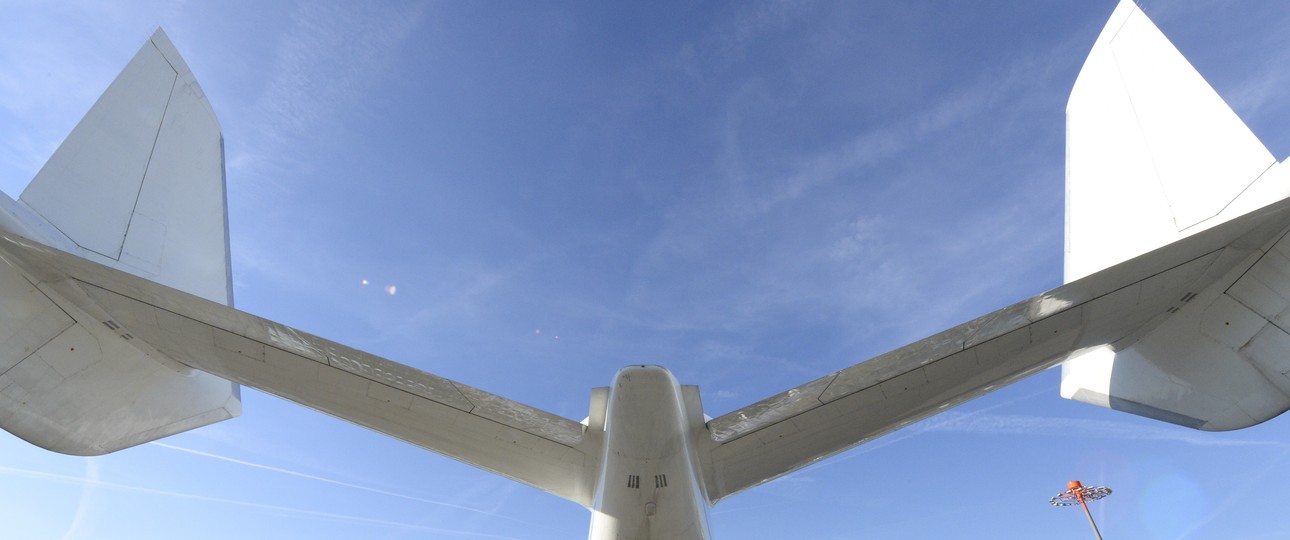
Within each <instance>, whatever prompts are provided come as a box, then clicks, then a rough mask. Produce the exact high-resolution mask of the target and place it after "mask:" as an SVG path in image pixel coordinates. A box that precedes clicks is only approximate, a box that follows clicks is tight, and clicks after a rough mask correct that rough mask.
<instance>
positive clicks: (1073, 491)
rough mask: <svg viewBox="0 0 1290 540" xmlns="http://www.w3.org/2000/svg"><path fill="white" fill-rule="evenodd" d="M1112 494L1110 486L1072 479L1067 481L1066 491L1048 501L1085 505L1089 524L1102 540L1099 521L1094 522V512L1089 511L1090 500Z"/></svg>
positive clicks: (1059, 503)
mask: <svg viewBox="0 0 1290 540" xmlns="http://www.w3.org/2000/svg"><path fill="white" fill-rule="evenodd" d="M1110 494H1111V488H1109V487H1101V486H1086V485H1084V484H1081V483H1080V482H1079V480H1071V481H1070V482H1067V483H1066V491H1063V492H1061V493H1058V494H1057V496H1056V497H1053V498H1051V499H1048V503H1049V504H1051V505H1053V506H1074V505H1075V503H1079V505H1080V506H1082V507H1084V515H1086V516H1088V524H1089V525H1092V526H1093V534H1094V535H1096V536H1097V540H1102V533H1101V532H1099V531H1098V530H1097V523H1094V522H1093V514H1092V513H1090V512H1089V511H1088V501H1096V500H1098V499H1101V498H1103V497H1106V496H1107V495H1110Z"/></svg>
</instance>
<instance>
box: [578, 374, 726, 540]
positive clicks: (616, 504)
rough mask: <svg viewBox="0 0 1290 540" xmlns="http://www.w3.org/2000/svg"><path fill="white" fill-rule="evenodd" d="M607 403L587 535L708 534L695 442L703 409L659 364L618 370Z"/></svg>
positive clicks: (595, 538)
mask: <svg viewBox="0 0 1290 540" xmlns="http://www.w3.org/2000/svg"><path fill="white" fill-rule="evenodd" d="M608 401H609V402H608V407H607V409H606V415H605V445H604V448H605V454H604V456H605V457H604V459H603V463H604V468H603V469H602V470H601V472H600V476H599V478H598V479H597V485H596V502H595V506H594V507H592V517H591V534H590V537H589V538H591V539H592V540H612V539H615V538H696V539H699V538H702V539H707V538H711V537H712V535H711V534H710V533H709V532H708V515H707V497H706V496H704V494H703V484H702V482H700V480H699V478H700V473H699V468H698V462H699V461H698V452H697V450H696V447H695V444H694V441H695V437H696V436H699V435H700V434H701V433H702V428H703V413H702V412H701V411H693V410H689V408H687V406H686V400H685V398H684V397H683V393H682V390H681V385H680V384H678V383H677V381H676V378H675V377H673V376H672V373H671V372H669V371H668V370H666V369H664V368H662V367H660V366H629V367H625V368H623V369H622V370H620V371H619V372H618V374H617V375H616V376H615V377H614V385H613V386H612V387H610V391H609V400H608Z"/></svg>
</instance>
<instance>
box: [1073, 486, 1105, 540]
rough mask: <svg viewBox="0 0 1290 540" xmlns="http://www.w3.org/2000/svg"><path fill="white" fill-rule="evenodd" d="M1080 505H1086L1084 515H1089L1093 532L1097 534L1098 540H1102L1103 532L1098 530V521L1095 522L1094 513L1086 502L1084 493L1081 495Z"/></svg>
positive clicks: (1089, 522)
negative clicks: (1089, 509)
mask: <svg viewBox="0 0 1290 540" xmlns="http://www.w3.org/2000/svg"><path fill="white" fill-rule="evenodd" d="M1079 505H1080V506H1083V507H1084V515H1086V516H1088V524H1089V525H1092V526H1093V534H1094V535H1095V536H1097V540H1102V533H1101V532H1100V531H1098V530H1097V523H1094V522H1093V514H1092V512H1089V511H1088V505H1087V504H1084V496H1083V495H1080V497H1079Z"/></svg>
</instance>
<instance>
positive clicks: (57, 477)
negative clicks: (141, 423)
mask: <svg viewBox="0 0 1290 540" xmlns="http://www.w3.org/2000/svg"><path fill="white" fill-rule="evenodd" d="M0 473H5V474H11V475H15V476H24V477H27V478H38V479H41V480H53V481H57V482H64V483H71V484H82V485H93V486H98V487H104V488H109V489H117V490H122V491H133V492H137V493H147V494H149V495H160V496H163V497H174V498H178V499H189V500H194V501H204V502H213V503H222V504H231V505H235V506H245V507H249V508H255V509H259V510H269V511H273V512H279V513H282V514H294V515H298V516H304V517H311V518H315V519H323V520H330V521H342V522H350V523H358V524H363V525H374V526H379V527H389V528H394V529H405V530H417V531H423V532H430V533H436V534H452V535H459V536H473V537H478V538H495V539H498V540H522V539H520V538H516V537H513V536H499V535H495V534H488V533H479V532H472V531H460V530H452V529H440V528H437V527H426V526H424V525H416V524H413V523H402V522H398V521H389V520H384V519H374V518H366V517H362V516H352V515H347V514H335V513H330V512H319V511H316V510H305V509H303V508H292V507H289V506H277V505H272V504H262V503H256V502H250V501H238V500H234V499H224V498H221V497H210V496H206V495H197V494H193V493H181V492H178V491H167V490H162V489H153V488H146V487H140V486H128V485H125V484H118V483H115V482H104V481H102V480H96V479H92V478H79V477H75V476H69V475H65V474H55V473H47V472H41V471H32V470H27V469H17V468H13V467H5V466H0Z"/></svg>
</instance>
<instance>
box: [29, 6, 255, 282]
mask: <svg viewBox="0 0 1290 540" xmlns="http://www.w3.org/2000/svg"><path fill="white" fill-rule="evenodd" d="M19 200H20V201H21V202H22V203H24V204H25V205H26V206H27V207H28V208H30V209H32V210H34V211H35V212H36V213H37V214H39V215H40V216H41V217H43V218H44V219H45V220H47V221H48V222H49V223H50V224H51V225H53V226H54V227H55V228H57V229H58V230H59V231H61V232H62V233H63V234H64V235H65V236H66V237H67V239H68V240H70V241H71V242H73V243H75V244H76V246H78V247H79V248H80V249H81V253H80V255H82V256H84V257H86V258H89V259H91V260H95V261H97V262H100V263H104V264H107V265H109V266H113V267H116V268H119V269H121V270H125V271H128V272H130V273H133V274H135V275H138V276H140V277H145V278H148V279H151V280H153V281H156V282H158V283H162V284H164V285H168V286H171V287H174V288H176V289H179V290H182V291H185V292H188V293H191V294H195V295H197V296H201V297H203V298H206V299H208V300H212V301H216V302H220V303H222V304H225V305H232V301H233V297H232V287H231V283H232V280H231V275H232V274H231V271H230V267H229V255H228V253H229V251H228V227H227V223H228V222H227V214H226V209H225V193H224V142H223V136H222V135H221V133H220V127H219V122H218V120H216V118H215V114H214V112H213V111H212V110H211V107H210V105H209V104H208V103H207V101H206V97H205V95H204V94H203V92H202V90H201V87H199V86H198V85H197V81H196V79H195V78H194V77H193V74H192V72H191V71H189V69H188V66H187V64H185V63H184V60H183V59H182V58H180V56H179V53H178V52H177V51H176V50H175V47H174V45H172V44H171V42H170V40H169V38H167V37H166V34H165V33H164V32H162V30H161V29H157V31H156V33H154V34H153V35H152V37H151V38H150V39H149V40H148V42H147V43H145V44H144V45H143V47H142V48H141V49H140V50H139V52H138V54H136V55H135V57H134V59H133V60H131V61H130V63H129V64H128V65H127V66H126V67H125V69H124V70H122V72H121V74H120V75H118V76H117V78H116V80H114V81H113V82H112V84H111V86H109V87H108V89H107V91H106V92H104V93H103V96H102V97H100V98H99V100H98V101H97V102H96V103H95V104H94V107H93V108H91V109H90V111H89V113H87V114H86V115H85V117H84V118H83V119H82V120H81V121H80V123H79V124H77V126H76V128H75V129H74V130H72V133H71V134H70V135H68V137H67V139H66V140H64V141H63V144H62V145H60V146H59V148H58V150H57V151H55V152H54V155H53V156H52V157H50V159H49V161H48V162H47V163H46V164H45V166H44V167H43V168H41V170H40V172H39V173H37V174H36V177H35V178H34V179H33V180H32V181H31V183H30V184H29V185H28V186H27V188H26V190H25V191H23V193H22V196H21V197H19Z"/></svg>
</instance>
